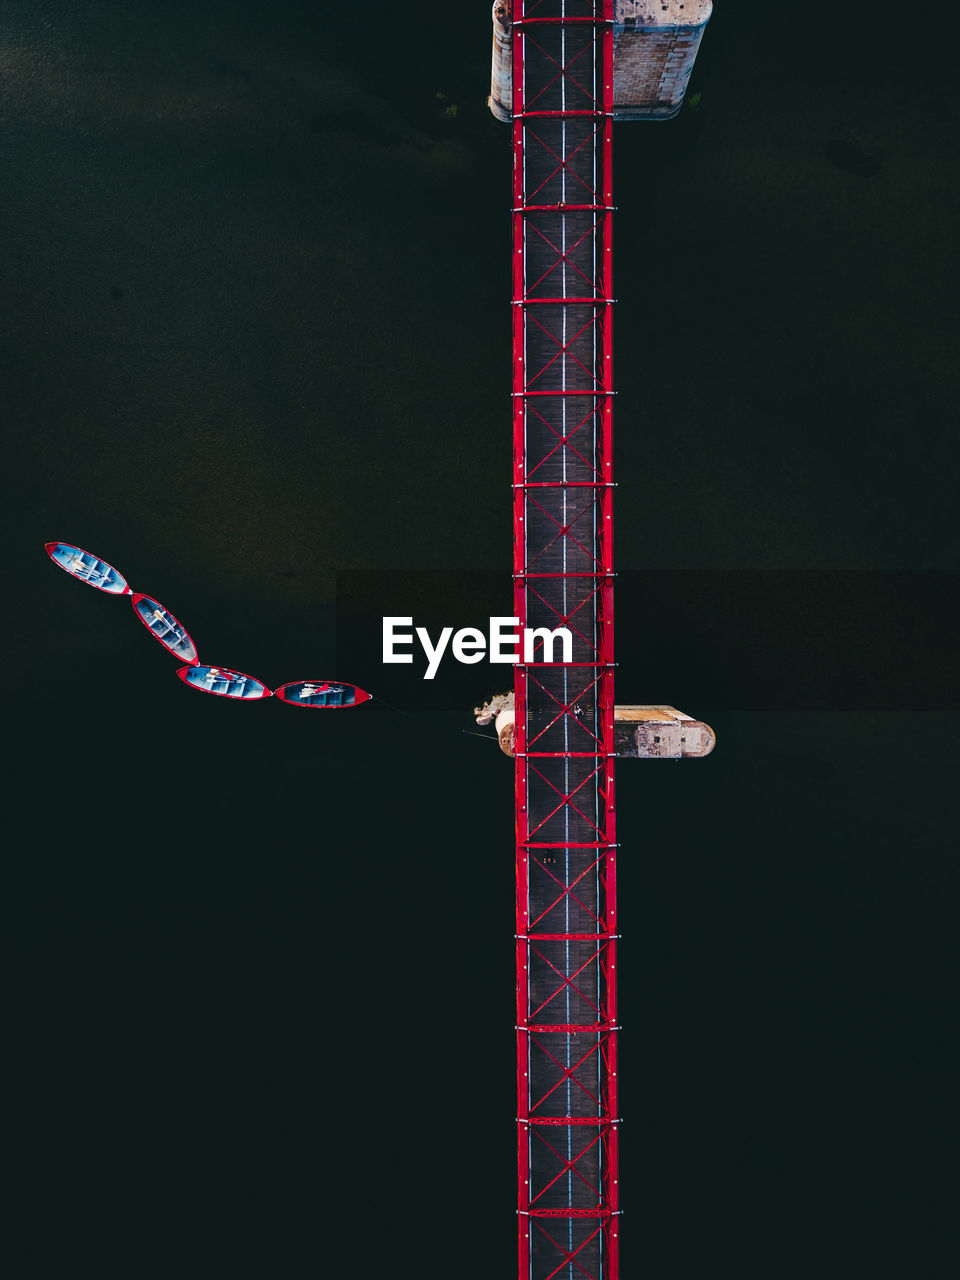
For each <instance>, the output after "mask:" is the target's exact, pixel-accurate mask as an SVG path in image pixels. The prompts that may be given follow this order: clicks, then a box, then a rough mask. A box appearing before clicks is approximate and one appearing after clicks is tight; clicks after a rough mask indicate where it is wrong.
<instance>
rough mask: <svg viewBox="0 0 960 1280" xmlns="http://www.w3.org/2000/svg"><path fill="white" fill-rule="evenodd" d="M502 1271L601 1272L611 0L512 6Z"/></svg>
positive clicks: (613, 1153) (608, 1085)
mask: <svg viewBox="0 0 960 1280" xmlns="http://www.w3.org/2000/svg"><path fill="white" fill-rule="evenodd" d="M512 45H513V49H512V54H513V56H512V64H513V166H514V167H513V214H512V217H513V299H512V301H513V442H514V448H513V493H514V501H513V532H514V543H513V545H514V613H515V614H516V615H517V617H518V618H519V619H520V625H521V626H522V627H543V628H547V629H549V630H553V629H555V628H557V627H566V628H568V629H569V630H570V632H571V635H572V637H573V653H572V655H571V658H572V660H571V661H570V662H551V661H545V660H544V659H549V658H550V657H552V656H557V657H560V656H561V655H560V653H559V649H558V651H557V653H556V654H555V655H551V654H545V653H544V652H543V648H542V645H541V646H540V647H539V648H538V649H537V650H536V651H535V652H534V654H533V661H531V662H527V663H523V664H521V665H518V666H517V668H516V676H515V693H516V729H515V743H514V745H515V752H516V756H515V770H516V773H515V780H516V844H517V859H516V883H517V902H516V939H517V1154H518V1161H517V1163H518V1206H517V1207H518V1210H519V1213H518V1224H519V1240H518V1246H519V1273H518V1274H519V1277H520V1280H554V1278H555V1277H561V1278H562V1280H583V1277H587V1280H619V1261H618V1259H619V1235H620V1227H619V1223H620V1217H619V1212H620V1201H619V1174H618V1165H617V1145H618V1127H619V1113H618V1109H617V1026H616V1022H617V1014H616V983H615V976H616V948H617V942H616V939H617V919H616V849H617V845H616V826H615V798H614V745H613V706H614V696H613V540H612V524H613V468H612V455H611V437H612V413H613V408H612V404H613V402H612V397H613V389H612V382H611V373H612V356H613V350H612V328H611V319H612V302H613V296H612V283H611V267H612V260H613V250H612V240H611V221H612V212H613V208H612V206H613V190H612V185H611V149H612V145H611V144H612V128H613V118H612V112H613V0H514V3H513V7H512Z"/></svg>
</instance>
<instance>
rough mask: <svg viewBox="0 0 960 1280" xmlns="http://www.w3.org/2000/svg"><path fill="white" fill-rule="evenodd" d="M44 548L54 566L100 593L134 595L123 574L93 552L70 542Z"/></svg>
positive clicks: (50, 544) (48, 545)
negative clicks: (64, 570) (74, 545)
mask: <svg viewBox="0 0 960 1280" xmlns="http://www.w3.org/2000/svg"><path fill="white" fill-rule="evenodd" d="M44 546H45V547H46V551H47V555H48V556H49V557H50V559H51V560H52V561H53V563H54V564H58V565H59V566H60V568H61V569H66V571H67V573H69V574H72V576H73V577H74V578H79V579H80V581H81V582H85V583H86V584H87V586H89V587H96V588H97V590H98V591H106V592H108V593H109V594H110V595H112V596H129V595H131V594H132V592H131V590H130V588H129V587H128V586H127V580H126V578H125V577H124V576H123V574H122V573H119V572H118V571H117V570H116V569H114V567H113V565H112V564H107V562H106V560H101V559H100V558H99V556H95V555H94V554H93V553H92V552H91V551H84V550H83V548H82V547H73V546H71V545H70V543H69V542H47V543H44Z"/></svg>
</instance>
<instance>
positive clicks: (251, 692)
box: [177, 666, 273, 702]
mask: <svg viewBox="0 0 960 1280" xmlns="http://www.w3.org/2000/svg"><path fill="white" fill-rule="evenodd" d="M177 675H178V676H179V677H180V679H181V680H182V681H183V683H184V684H188V685H189V686H190V688H191V689H200V690H201V691H202V692H203V693H215V694H216V695H217V697H218V698H237V699H239V700H242V701H244V702H252V701H253V700H254V699H255V698H272V697H273V694H272V693H271V692H270V690H269V689H268V688H267V686H266V685H265V684H264V683H263V682H262V681H260V680H254V678H253V676H245V675H244V674H243V672H242V671H230V670H229V669H228V668H227V667H199V666H192V667H181V668H180V670H179V671H178V672H177Z"/></svg>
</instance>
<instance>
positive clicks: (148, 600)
mask: <svg viewBox="0 0 960 1280" xmlns="http://www.w3.org/2000/svg"><path fill="white" fill-rule="evenodd" d="M132 604H133V607H134V610H135V612H136V615H137V617H138V618H139V619H140V621H141V622H142V623H143V625H144V626H145V627H146V628H147V630H148V631H149V632H150V634H151V635H152V636H153V637H154V638H155V639H157V640H159V641H160V643H161V644H162V645H163V647H164V648H165V649H167V650H169V652H170V653H172V654H173V655H174V657H177V658H179V659H180V661H181V662H189V663H190V665H191V666H193V665H194V664H195V663H196V661H197V646H196V645H195V644H194V643H193V641H192V640H191V639H190V637H189V636H188V635H187V632H186V628H185V627H182V626H181V625H180V623H179V622H178V621H177V620H176V618H175V617H174V616H173V614H172V613H170V612H169V611H168V610H166V609H165V608H164V607H163V605H162V604H160V603H158V601H156V600H154V598H153V597H152V596H145V595H142V594H141V593H140V592H139V591H138V592H136V593H135V594H134V596H133V597H132Z"/></svg>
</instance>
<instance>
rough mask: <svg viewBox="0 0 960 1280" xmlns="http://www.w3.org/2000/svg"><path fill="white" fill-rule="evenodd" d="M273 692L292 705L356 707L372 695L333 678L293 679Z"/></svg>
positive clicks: (282, 700)
mask: <svg viewBox="0 0 960 1280" xmlns="http://www.w3.org/2000/svg"><path fill="white" fill-rule="evenodd" d="M273 692H274V693H275V694H276V695H277V697H278V698H279V699H280V701H281V702H289V703H290V705H291V706H292V707H357V706H359V705H360V703H361V702H369V701H370V698H371V697H372V694H369V693H367V692H366V691H365V690H363V689H358V688H357V686H356V685H355V684H344V683H343V681H333V680H294V681H292V682H291V683H290V684H282V685H281V686H280V688H279V689H274V691H273Z"/></svg>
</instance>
